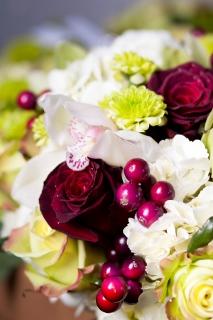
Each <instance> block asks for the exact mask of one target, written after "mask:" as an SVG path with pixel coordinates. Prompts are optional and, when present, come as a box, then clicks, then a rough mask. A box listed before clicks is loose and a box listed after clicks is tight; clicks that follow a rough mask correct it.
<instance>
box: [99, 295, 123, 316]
mask: <svg viewBox="0 0 213 320" xmlns="http://www.w3.org/2000/svg"><path fill="white" fill-rule="evenodd" d="M96 304H97V306H98V308H99V309H100V310H101V311H103V312H106V313H112V312H115V311H116V310H118V309H119V308H120V307H121V303H113V302H111V301H109V300H107V299H106V298H105V296H104V295H103V293H102V291H101V290H99V291H98V293H97V295H96Z"/></svg>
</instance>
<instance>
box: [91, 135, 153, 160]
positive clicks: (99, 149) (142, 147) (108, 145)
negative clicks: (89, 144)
mask: <svg viewBox="0 0 213 320" xmlns="http://www.w3.org/2000/svg"><path fill="white" fill-rule="evenodd" d="M158 153H159V147H158V144H157V143H156V142H155V141H154V140H153V139H152V138H150V137H147V136H145V135H142V134H139V133H136V132H130V131H118V132H112V131H110V130H107V131H105V133H104V134H103V135H102V137H101V138H100V139H99V141H98V142H97V143H96V145H95V146H94V148H93V149H92V150H91V151H90V153H89V156H90V157H91V158H94V159H102V160H104V161H105V162H106V163H108V164H110V165H113V166H124V165H125V164H126V162H127V161H128V160H130V159H132V158H137V157H140V158H143V159H145V160H147V161H154V159H153V158H154V157H157V156H158Z"/></svg>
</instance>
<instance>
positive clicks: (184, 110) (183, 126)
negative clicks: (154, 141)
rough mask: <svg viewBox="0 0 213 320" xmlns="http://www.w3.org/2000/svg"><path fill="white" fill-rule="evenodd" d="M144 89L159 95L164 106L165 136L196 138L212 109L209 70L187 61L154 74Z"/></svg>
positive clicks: (212, 73)
mask: <svg viewBox="0 0 213 320" xmlns="http://www.w3.org/2000/svg"><path fill="white" fill-rule="evenodd" d="M147 86H148V88H149V89H151V90H153V91H155V92H156V93H158V94H161V95H162V96H163V97H164V100H165V102H166V104H167V106H168V125H167V136H168V137H172V136H174V135H175V134H176V133H180V134H183V135H185V136H186V137H188V138H190V139H195V138H198V137H199V127H200V125H201V124H202V123H203V122H204V121H205V120H206V118H207V116H208V114H209V112H210V111H211V110H212V108H213V70H210V69H205V68H204V67H202V66H201V65H199V64H197V63H194V62H189V63H185V64H183V65H180V66H178V67H177V68H174V69H170V70H166V71H157V72H156V73H154V75H153V76H152V77H151V79H150V81H149V83H148V85H147Z"/></svg>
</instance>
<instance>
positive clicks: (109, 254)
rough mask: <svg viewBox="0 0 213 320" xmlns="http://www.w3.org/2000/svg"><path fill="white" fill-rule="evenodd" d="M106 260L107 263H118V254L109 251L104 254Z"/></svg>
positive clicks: (112, 250) (111, 250)
mask: <svg viewBox="0 0 213 320" xmlns="http://www.w3.org/2000/svg"><path fill="white" fill-rule="evenodd" d="M106 258H107V260H108V261H111V262H117V261H118V254H117V252H116V250H115V249H109V250H108V251H107V252H106Z"/></svg>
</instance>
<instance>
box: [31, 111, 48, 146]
mask: <svg viewBox="0 0 213 320" xmlns="http://www.w3.org/2000/svg"><path fill="white" fill-rule="evenodd" d="M32 131H33V138H34V140H35V142H36V145H37V146H38V147H43V146H44V145H46V144H47V142H48V133H47V130H46V128H45V124H44V116H43V115H41V116H39V117H38V118H37V119H35V121H34V123H33V128H32Z"/></svg>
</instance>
